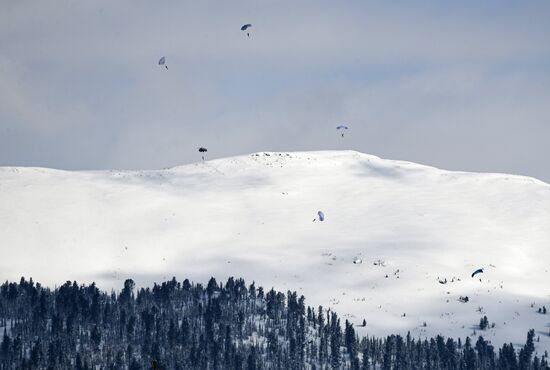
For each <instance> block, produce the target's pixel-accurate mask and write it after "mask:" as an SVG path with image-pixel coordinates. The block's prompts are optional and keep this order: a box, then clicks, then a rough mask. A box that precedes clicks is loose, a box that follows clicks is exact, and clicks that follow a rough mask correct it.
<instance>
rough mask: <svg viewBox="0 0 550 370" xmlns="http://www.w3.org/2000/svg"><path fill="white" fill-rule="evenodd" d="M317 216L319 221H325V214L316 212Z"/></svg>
mask: <svg viewBox="0 0 550 370" xmlns="http://www.w3.org/2000/svg"><path fill="white" fill-rule="evenodd" d="M317 214H318V215H319V221H325V214H324V213H323V212H322V211H319V212H317Z"/></svg>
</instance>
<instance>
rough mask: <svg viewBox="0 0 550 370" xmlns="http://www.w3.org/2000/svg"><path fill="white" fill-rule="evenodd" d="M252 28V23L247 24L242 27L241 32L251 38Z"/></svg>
mask: <svg viewBox="0 0 550 370" xmlns="http://www.w3.org/2000/svg"><path fill="white" fill-rule="evenodd" d="M250 27H252V25H251V24H250V23H247V24H245V25H243V26H242V27H241V31H244V32H246V36H248V37H250V32H249V31H248V29H249V28H250Z"/></svg>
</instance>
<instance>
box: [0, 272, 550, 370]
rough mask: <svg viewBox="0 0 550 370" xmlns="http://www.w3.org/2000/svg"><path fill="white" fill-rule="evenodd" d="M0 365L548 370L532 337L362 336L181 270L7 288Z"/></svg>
mask: <svg viewBox="0 0 550 370" xmlns="http://www.w3.org/2000/svg"><path fill="white" fill-rule="evenodd" d="M0 330H2V334H1V335H2V337H1V338H2V339H1V341H0V370H8V369H9V370H12V369H77V370H83V369H90V370H91V369H116V370H120V369H130V370H138V369H143V370H145V369H158V370H160V369H220V370H221V369H223V370H226V369H238V370H261V369H312V370H313V369H315V370H317V369H320V370H324V369H351V370H370V369H373V370H374V369H383V370H409V369H426V370H428V369H429V370H432V369H449V370H454V369H457V370H472V369H510V370H516V369H517V370H539V369H540V370H548V369H550V368H549V366H548V358H547V355H546V354H545V355H543V356H541V357H539V356H538V355H537V354H535V347H534V342H533V338H534V331H533V330H531V331H529V333H528V334H527V340H526V344H525V345H524V346H523V347H521V348H514V346H513V345H512V344H505V345H503V346H502V347H501V348H498V349H495V348H494V347H493V346H492V345H491V344H490V342H488V341H486V340H484V339H483V337H481V336H480V337H478V339H477V341H476V342H475V344H474V343H472V341H471V339H470V338H469V337H467V338H465V340H464V342H462V341H461V339H458V340H454V339H453V338H444V337H442V336H437V337H435V338H430V339H420V338H412V337H411V335H410V333H409V334H408V335H407V336H405V337H402V336H400V335H390V336H387V337H385V338H376V337H371V336H367V337H359V336H358V335H357V333H356V332H355V329H354V327H353V325H352V324H351V323H350V322H348V321H347V320H346V321H344V322H341V320H340V318H339V317H338V315H337V314H336V313H335V312H333V311H331V310H325V309H323V307H317V308H313V307H309V306H306V304H305V298H304V297H303V296H298V295H297V294H296V292H291V291H288V292H287V293H286V294H285V293H282V292H278V291H275V290H274V289H271V290H269V291H265V290H264V289H263V288H262V287H256V286H255V284H254V283H252V284H250V285H246V284H245V281H244V280H243V279H235V278H229V279H228V280H227V281H226V282H225V283H221V282H217V281H216V279H214V278H211V279H210V281H209V282H208V284H207V285H206V286H204V285H202V284H194V283H191V282H190V281H189V280H187V279H185V280H184V281H183V282H179V281H177V280H176V279H175V278H173V279H172V280H170V281H166V282H163V283H161V284H154V286H153V287H152V288H141V289H139V290H138V289H136V288H135V284H134V282H133V281H132V280H131V279H128V280H126V281H125V282H124V286H123V287H122V289H121V291H120V292H118V293H117V292H114V291H112V292H110V293H107V292H103V291H100V290H99V289H98V288H97V287H96V285H95V284H91V285H87V286H86V285H79V284H77V283H76V282H70V281H67V282H66V283H65V284H63V285H62V286H60V287H57V288H55V289H53V290H52V289H50V288H47V287H43V286H41V285H40V284H39V283H34V282H33V281H32V279H30V280H28V281H27V280H25V279H24V278H21V281H20V282H19V283H15V282H5V283H4V284H2V285H1V286H0Z"/></svg>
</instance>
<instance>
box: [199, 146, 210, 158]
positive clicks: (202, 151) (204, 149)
mask: <svg viewBox="0 0 550 370" xmlns="http://www.w3.org/2000/svg"><path fill="white" fill-rule="evenodd" d="M207 151H208V149H206V148H205V147H202V146H201V147H200V148H199V152H200V153H206V152H207ZM202 160H203V161H204V154H203V155H202Z"/></svg>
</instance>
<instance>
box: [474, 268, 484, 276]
mask: <svg viewBox="0 0 550 370" xmlns="http://www.w3.org/2000/svg"><path fill="white" fill-rule="evenodd" d="M481 273H483V269H482V268H481V269H477V270H475V271H474V272H473V273H472V277H474V276H476V275H477V274H481Z"/></svg>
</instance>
